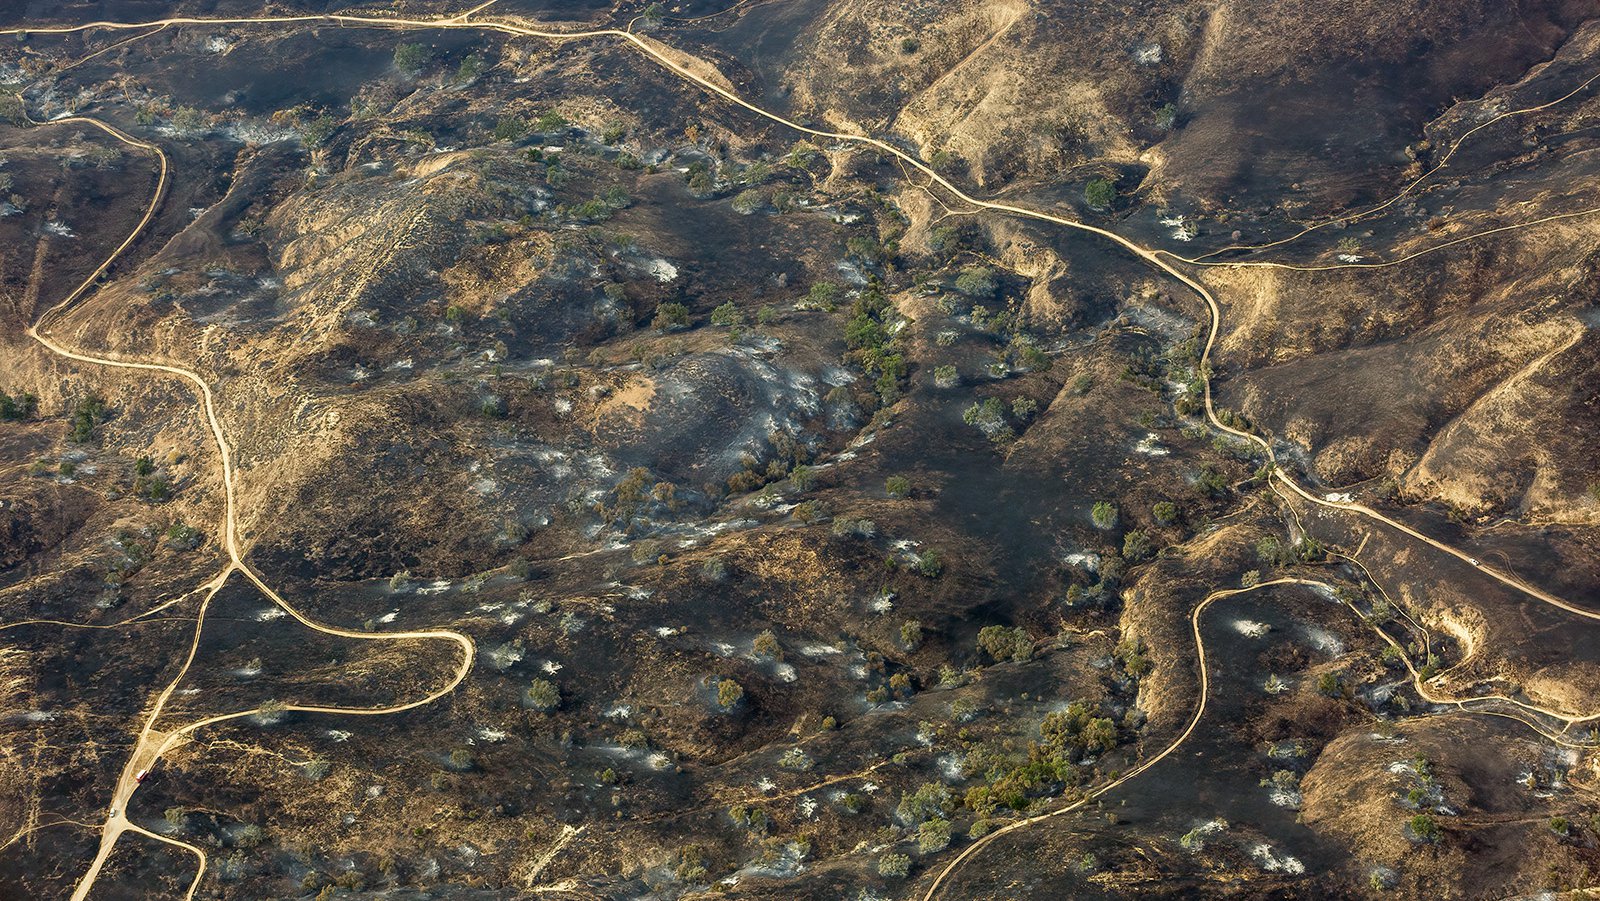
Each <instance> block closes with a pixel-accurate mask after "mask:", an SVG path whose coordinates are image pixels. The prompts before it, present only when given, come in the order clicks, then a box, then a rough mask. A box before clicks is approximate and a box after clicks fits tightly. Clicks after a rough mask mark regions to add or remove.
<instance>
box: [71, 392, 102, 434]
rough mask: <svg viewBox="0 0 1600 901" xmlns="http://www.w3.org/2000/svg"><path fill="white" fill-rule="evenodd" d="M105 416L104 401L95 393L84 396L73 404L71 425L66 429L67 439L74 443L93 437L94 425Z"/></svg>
mask: <svg viewBox="0 0 1600 901" xmlns="http://www.w3.org/2000/svg"><path fill="white" fill-rule="evenodd" d="M105 416H106V402H105V401H103V400H101V399H100V397H99V395H96V394H90V395H87V396H85V397H84V398H82V399H81V400H79V401H78V402H77V404H75V405H74V406H73V409H72V427H71V428H70V429H68V430H67V440H68V441H71V442H72V443H74V444H84V443H86V442H88V441H89V440H90V439H92V438H94V430H95V427H96V426H98V425H99V424H100V423H101V422H102V421H103V420H104V419H105Z"/></svg>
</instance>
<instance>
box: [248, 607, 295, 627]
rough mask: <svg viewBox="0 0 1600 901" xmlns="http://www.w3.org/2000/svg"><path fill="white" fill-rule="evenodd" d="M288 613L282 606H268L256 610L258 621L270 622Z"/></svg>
mask: <svg viewBox="0 0 1600 901" xmlns="http://www.w3.org/2000/svg"><path fill="white" fill-rule="evenodd" d="M288 615H289V614H288V613H286V612H284V609H283V608H282V607H268V608H267V609H265V610H258V611H256V622H258V623H270V622H272V621H273V620H275V619H283V618H284V617H285V616H288Z"/></svg>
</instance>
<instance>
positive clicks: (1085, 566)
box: [1061, 551, 1100, 573]
mask: <svg viewBox="0 0 1600 901" xmlns="http://www.w3.org/2000/svg"><path fill="white" fill-rule="evenodd" d="M1061 562H1062V563H1065V564H1066V565H1068V566H1072V567H1077V568H1079V569H1082V570H1084V571H1085V572H1091V573H1092V572H1095V571H1096V570H1098V569H1099V568H1100V555H1099V554H1090V553H1086V552H1083V551H1077V552H1074V553H1071V554H1066V555H1064V556H1063V557H1062V558H1061Z"/></svg>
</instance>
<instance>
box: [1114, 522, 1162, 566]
mask: <svg viewBox="0 0 1600 901" xmlns="http://www.w3.org/2000/svg"><path fill="white" fill-rule="evenodd" d="M1154 551H1155V548H1154V547H1153V546H1152V545H1151V543H1150V536H1149V535H1146V534H1145V531H1144V530H1143V529H1134V530H1133V531H1131V532H1129V533H1128V534H1126V535H1124V536H1122V556H1123V558H1124V559H1126V560H1127V561H1128V562H1130V563H1142V562H1144V561H1145V560H1147V559H1149V557H1150V555H1151V554H1152V553H1154Z"/></svg>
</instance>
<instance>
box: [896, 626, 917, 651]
mask: <svg viewBox="0 0 1600 901" xmlns="http://www.w3.org/2000/svg"><path fill="white" fill-rule="evenodd" d="M900 647H902V648H905V649H906V650H907V651H915V650H916V649H917V648H920V647H922V622H921V621H920V620H914V619H908V620H906V621H905V622H903V623H901V624H900Z"/></svg>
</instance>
